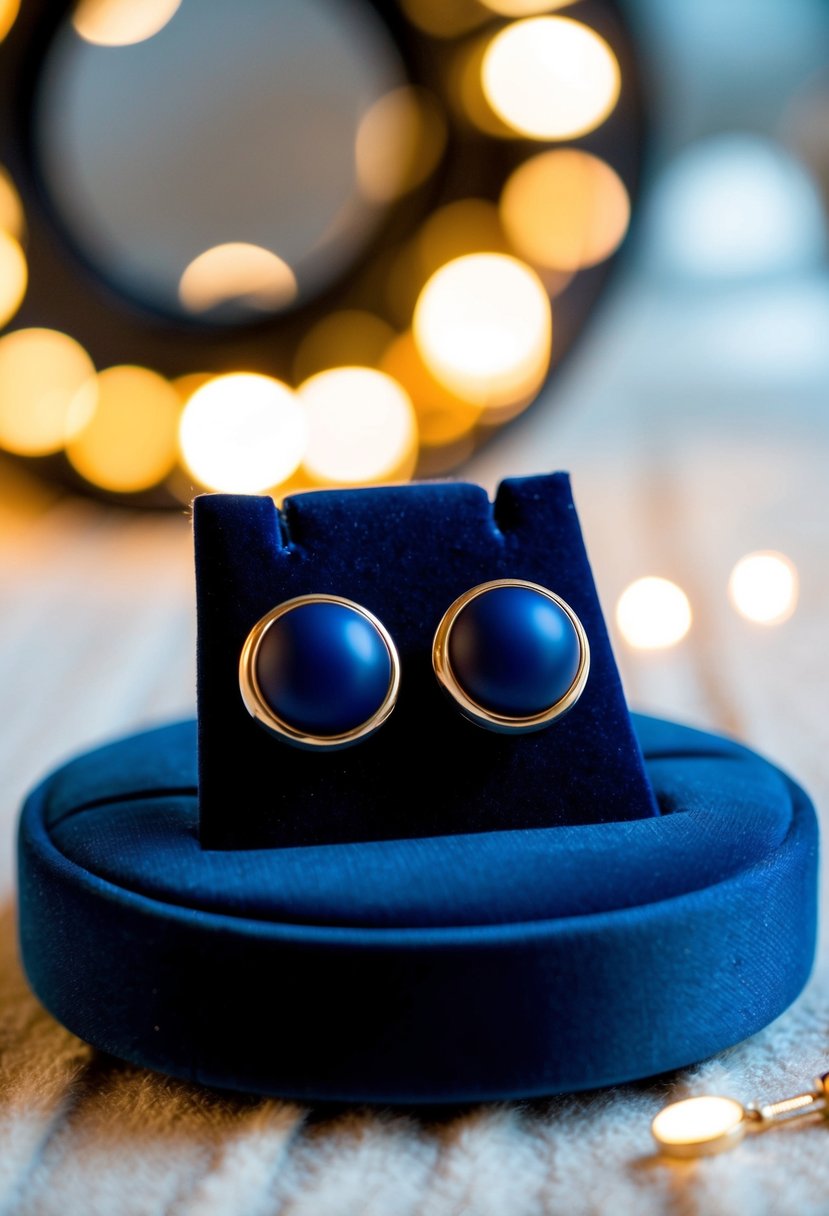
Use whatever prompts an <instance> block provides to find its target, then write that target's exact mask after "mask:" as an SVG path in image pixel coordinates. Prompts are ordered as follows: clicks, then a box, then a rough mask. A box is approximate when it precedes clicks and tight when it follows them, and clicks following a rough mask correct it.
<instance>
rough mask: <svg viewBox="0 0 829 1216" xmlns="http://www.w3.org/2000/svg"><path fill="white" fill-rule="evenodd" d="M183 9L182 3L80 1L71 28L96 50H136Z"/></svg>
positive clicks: (162, 0) (169, 0) (167, 0)
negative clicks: (123, 48) (107, 48)
mask: <svg viewBox="0 0 829 1216" xmlns="http://www.w3.org/2000/svg"><path fill="white" fill-rule="evenodd" d="M180 5H181V0H138V2H136V0H79V3H78V4H77V5H76V6H75V10H74V12H73V13H72V25H73V26H74V28H75V32H76V33H77V34H79V35H80V37H81V38H83V40H84V41H85V42H91V43H93V45H95V46H133V45H134V44H135V43H136V42H146V40H147V39H148V38H152V37H154V36H155V35H156V34H158V33H159V32H160V31H161V30H163V29H164V26H165V25H167V23H168V22H169V21H171V20H172V18H173V17H174V16H175V14H176V13H177V11H178V9H179V7H180Z"/></svg>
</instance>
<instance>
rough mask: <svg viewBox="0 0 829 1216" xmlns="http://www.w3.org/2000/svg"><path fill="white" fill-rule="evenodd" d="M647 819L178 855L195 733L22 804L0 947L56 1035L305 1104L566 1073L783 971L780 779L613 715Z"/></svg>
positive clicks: (805, 929)
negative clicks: (9, 908) (636, 772)
mask: <svg viewBox="0 0 829 1216" xmlns="http://www.w3.org/2000/svg"><path fill="white" fill-rule="evenodd" d="M635 723H636V727H637V731H638V733H639V736H640V738H641V741H642V745H643V749H644V754H645V758H646V762H647V770H648V773H649V775H650V777H651V779H652V781H653V786H654V789H655V792H656V796H657V799H658V801H659V805H660V809H661V811H662V814H661V815H660V816H659V817H655V818H647V819H639V820H629V821H620V822H616V823H599V824H583V825H577V826H558V827H549V828H533V829H506V830H503V831H498V832H480V833H472V834H465V835H445V836H435V837H430V838H429V837H424V838H401V839H398V840H382V841H373V842H364V843H361V844H355V843H337V844H329V845H313V846H305V847H288V848H282V849H262V850H258V849H250V850H242V851H238V850H227V851H220V850H202V849H201V848H200V847H199V842H198V811H197V799H196V757H195V724H194V723H184V724H180V725H177V726H172V727H168V728H164V729H161V730H158V731H153V732H148V733H146V734H142V735H137V736H134V737H132V738H130V739H127V740H124V741H121V742H119V743H116V744H112V745H110V746H108V747H105V748H103V749H100V750H98V751H96V752H93V753H90V754H89V755H87V756H84V757H80V758H79V759H77V760H75V761H74V762H72V763H70V764H69V765H67V766H66V767H65V768H63V769H62V770H60V771H59V772H58V773H57V774H55V775H54V776H52V777H51V778H49V779H47V781H45V782H44V783H43V784H42V785H41V786H40V787H39V788H38V790H36V791H35V792H34V793H33V794H32V795H31V797H30V799H29V800H28V802H27V805H26V808H25V810H24V814H23V816H22V819H21V829H20V937H21V947H22V954H23V960H24V964H25V967H26V970H27V973H28V975H29V978H30V980H31V983H32V985H33V987H34V989H35V991H36V992H37V993H38V995H39V996H40V997H41V999H42V1000H43V1002H44V1004H45V1005H46V1006H47V1008H49V1009H50V1010H51V1011H52V1012H53V1013H54V1014H55V1015H56V1016H57V1017H58V1018H59V1019H60V1020H61V1021H63V1022H64V1023H65V1024H66V1025H67V1026H68V1027H69V1028H70V1029H71V1030H73V1031H75V1032H76V1033H78V1034H79V1035H81V1037H83V1038H85V1039H87V1040H88V1041H89V1042H91V1043H93V1044H95V1045H97V1046H99V1047H101V1048H103V1049H104V1050H106V1051H108V1052H110V1053H112V1054H114V1055H118V1056H122V1057H123V1058H125V1059H128V1060H132V1061H135V1062H136V1063H139V1064H144V1065H147V1066H149V1067H151V1068H156V1069H159V1070H162V1071H166V1072H170V1073H172V1074H174V1075H178V1076H186V1077H192V1078H195V1079H198V1080H202V1081H205V1082H207V1083H210V1084H215V1085H219V1086H226V1087H231V1088H238V1089H246V1090H253V1091H256V1092H264V1093H275V1094H283V1095H287V1096H296V1097H310V1098H316V1099H326V1098H331V1099H346V1100H362V1099H367V1100H379V1101H387V1102H439V1101H458V1100H466V1099H470V1098H492V1097H512V1096H522V1095H531V1094H543V1093H552V1092H556V1091H559V1090H567V1089H578V1088H586V1087H592V1086H596V1085H600V1084H606V1083H610V1082H616V1081H622V1080H627V1079H630V1078H634V1077H641V1076H647V1075H651V1074H653V1073H655V1072H658V1071H663V1070H665V1069H668V1068H674V1067H678V1066H681V1065H685V1064H688V1063H691V1062H692V1061H695V1060H698V1059H700V1058H702V1057H704V1056H706V1055H709V1054H711V1053H712V1052H714V1051H717V1050H719V1049H721V1048H723V1047H725V1046H728V1045H730V1044H731V1043H734V1042H736V1041H738V1040H739V1039H741V1038H744V1037H745V1036H746V1035H748V1034H751V1033H753V1032H754V1031H755V1030H758V1029H759V1028H760V1027H761V1026H763V1025H765V1024H766V1023H767V1022H768V1021H770V1020H771V1019H772V1018H773V1017H775V1016H777V1014H778V1013H780V1012H781V1011H782V1010H783V1009H784V1008H785V1007H786V1006H787V1005H788V1004H789V1003H790V1002H791V1000H793V999H794V997H795V996H796V995H797V993H798V992H799V990H800V988H801V987H802V985H803V983H804V982H805V980H806V978H807V976H808V973H809V969H810V966H811V961H812V957H813V951H814V939H815V920H816V866H817V842H816V824H815V817H814V812H813V810H812V808H811V805H810V803H809V801H808V799H807V798H806V796H805V795H804V794H803V792H802V791H801V790H800V789H799V788H798V787H797V786H796V785H795V784H794V783H793V782H791V781H790V780H789V779H788V778H787V777H785V776H784V775H783V774H782V773H780V772H779V771H778V770H777V769H775V768H774V767H773V766H771V765H769V764H768V763H767V762H765V761H763V760H762V759H760V758H759V757H757V756H756V755H754V754H753V753H751V752H750V751H748V750H746V749H745V748H742V747H740V746H738V745H737V744H735V743H732V742H730V741H727V740H724V739H720V738H717V737H714V736H710V735H705V734H701V733H700V732H696V731H692V730H689V729H687V728H684V727H680V726H676V725H674V724H670V723H663V722H658V721H655V720H652V719H642V718H637V719H635Z"/></svg>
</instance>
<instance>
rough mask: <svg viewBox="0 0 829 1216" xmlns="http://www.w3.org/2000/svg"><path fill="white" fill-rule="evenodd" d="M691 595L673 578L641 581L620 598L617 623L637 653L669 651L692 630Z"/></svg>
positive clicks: (631, 586)
mask: <svg viewBox="0 0 829 1216" xmlns="http://www.w3.org/2000/svg"><path fill="white" fill-rule="evenodd" d="M691 621H692V614H691V604H690V602H689V600H688V596H687V595H686V594H685V592H684V591H683V590H682V588H681V587H678V586H677V585H676V583H672V582H671V581H670V579H667V578H658V577H655V576H652V575H651V576H648V577H646V578H638V579H636V581H635V582H633V583H631V584H630V586H628V587H626V588H625V590H624V591H623V592H622V594H621V595H620V597H619V602H618V603H617V605H616V624H617V625H618V627H619V632H620V633H621V635H622V637H623V638H624V639H625V641H626V642H627V644H628V646H631V647H633V649H634V650H666V649H668V648H669V647H671V646H676V645H677V643H678V642H681V641H682V639H683V638H684V637H685V635H686V634H687V632H688V630H689V629H690V628H691Z"/></svg>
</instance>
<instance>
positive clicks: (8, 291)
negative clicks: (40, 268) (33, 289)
mask: <svg viewBox="0 0 829 1216" xmlns="http://www.w3.org/2000/svg"><path fill="white" fill-rule="evenodd" d="M28 282H29V268H28V266H27V264H26V255H25V254H24V252H23V249H22V248H21V246H20V243H19V242H18V241H17V240H16V238H15V237H13V236H12V235H11V234H10V233H8V232H3V231H2V229H0V327H2V326H3V325H7V324H8V323H9V321H10V320H11V319H12V317H13V316H14V315H15V313H16V312H17V310H18V308H19V307H20V305H21V304H22V303H23V297H24V295H25V294H26V287H27V285H28Z"/></svg>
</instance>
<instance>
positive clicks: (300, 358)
mask: <svg viewBox="0 0 829 1216" xmlns="http://www.w3.org/2000/svg"><path fill="white" fill-rule="evenodd" d="M393 337H394V330H393V329H392V327H391V326H390V325H389V323H388V321H384V320H382V319H381V318H380V317H378V316H375V314H374V313H371V312H365V311H364V310H363V309H360V308H344V309H342V310H341V311H339V312H332V313H329V314H328V316H327V317H323V318H322V320H321V321H318V322H317V323H316V325H314V326H312V328H311V329H309V330H308V333H307V334H306V335H305V337H304V338H303V339H302V342H301V343H300V344H299V348H298V349H297V353H296V356H295V358H294V367H293V371H294V378H295V380H296V382H297V383H301V382H302V381H303V380H307V379H308V378H309V377H310V376H314V375H316V373H317V372H322V371H326V370H327V369H328V368H330V367H345V366H349V365H356V366H359V367H377V366H379V363H380V359H381V358H382V355H383V351H384V350H385V349H386V347H387V346H388V344H389V343H390V342H391V340H392V338H393Z"/></svg>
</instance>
